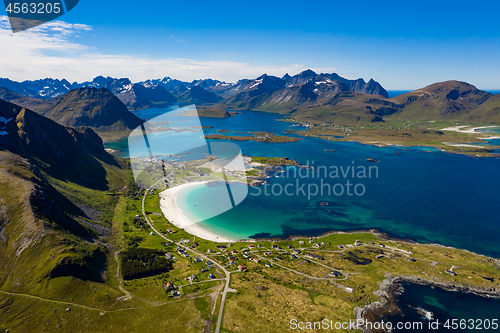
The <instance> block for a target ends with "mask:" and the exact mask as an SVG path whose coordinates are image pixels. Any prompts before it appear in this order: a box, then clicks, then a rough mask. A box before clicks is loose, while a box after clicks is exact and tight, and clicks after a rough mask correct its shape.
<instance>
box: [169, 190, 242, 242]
mask: <svg viewBox="0 0 500 333" xmlns="http://www.w3.org/2000/svg"><path fill="white" fill-rule="evenodd" d="M204 184H206V182H194V183H186V184H183V185H179V186H176V187H173V188H170V189H168V190H165V191H163V192H161V193H160V208H161V211H162V212H163V215H165V217H166V218H167V220H169V221H170V223H172V224H173V225H175V226H176V227H177V228H180V229H184V230H185V231H186V232H187V233H188V234H191V235H193V236H196V237H199V238H203V239H206V240H209V241H213V242H222V243H229V242H236V241H238V240H236V239H230V238H226V237H223V236H221V235H218V234H216V233H213V232H211V231H208V230H206V229H203V228H202V227H200V226H198V224H196V223H194V222H192V221H191V220H189V218H187V217H186V215H184V213H183V211H182V209H180V208H179V207H178V206H177V204H176V202H177V198H178V197H179V195H180V193H181V192H182V191H184V190H187V189H188V188H191V187H196V186H200V185H204Z"/></svg>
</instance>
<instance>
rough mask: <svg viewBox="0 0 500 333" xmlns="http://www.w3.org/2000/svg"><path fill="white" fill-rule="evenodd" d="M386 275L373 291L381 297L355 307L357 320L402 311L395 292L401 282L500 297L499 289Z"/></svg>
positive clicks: (365, 319)
mask: <svg viewBox="0 0 500 333" xmlns="http://www.w3.org/2000/svg"><path fill="white" fill-rule="evenodd" d="M385 277H386V279H385V280H383V281H380V282H379V283H378V284H379V289H378V290H376V291H374V292H373V294H374V295H376V296H378V297H380V300H379V301H376V302H373V303H370V304H367V305H364V306H361V307H359V306H358V307H355V308H354V316H355V318H356V320H363V321H377V320H378V319H380V318H381V317H383V316H384V315H386V314H388V313H393V312H400V311H401V310H400V309H399V308H398V307H397V304H396V301H395V296H394V293H395V292H396V291H397V290H398V287H399V285H400V283H401V282H407V283H413V284H418V285H423V286H433V287H437V288H441V289H443V290H446V291H450V292H461V293H472V294H475V295H478V296H481V297H488V298H500V290H499V289H493V288H481V287H476V286H472V285H465V284H461V283H450V282H443V281H437V280H431V279H424V278H422V277H418V276H397V275H396V276H393V275H392V274H391V273H388V274H386V275H385ZM362 332H363V333H368V332H373V331H371V330H369V329H366V328H363V329H362Z"/></svg>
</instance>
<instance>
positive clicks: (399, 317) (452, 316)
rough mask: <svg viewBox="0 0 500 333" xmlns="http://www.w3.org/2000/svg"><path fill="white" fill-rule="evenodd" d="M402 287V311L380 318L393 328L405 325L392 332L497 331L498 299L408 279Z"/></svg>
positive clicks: (499, 326) (399, 301)
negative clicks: (413, 281)
mask: <svg viewBox="0 0 500 333" xmlns="http://www.w3.org/2000/svg"><path fill="white" fill-rule="evenodd" d="M402 287H403V290H404V291H403V292H402V293H401V294H400V295H397V296H396V303H397V305H398V307H399V308H400V309H401V310H402V312H403V313H402V314H401V313H398V314H394V315H389V316H386V317H384V318H382V319H384V321H386V322H387V321H389V322H391V323H392V326H393V327H394V328H397V327H398V326H397V325H398V323H401V324H399V325H407V326H406V327H408V329H404V327H405V326H400V327H403V329H394V331H393V332H426V333H427V332H434V333H437V332H484V331H486V332H498V331H500V300H499V299H496V298H487V297H482V296H478V295H474V294H470V293H462V292H453V291H446V290H443V289H440V288H432V287H430V286H421V285H416V284H410V283H403V284H402ZM419 308H420V309H423V310H425V311H430V312H432V313H433V314H434V318H433V319H431V320H429V319H428V318H426V317H425V316H424V315H423V313H424V312H423V311H422V310H420V311H419ZM454 323H456V325H454ZM495 323H496V324H495ZM495 327H497V328H496V329H495Z"/></svg>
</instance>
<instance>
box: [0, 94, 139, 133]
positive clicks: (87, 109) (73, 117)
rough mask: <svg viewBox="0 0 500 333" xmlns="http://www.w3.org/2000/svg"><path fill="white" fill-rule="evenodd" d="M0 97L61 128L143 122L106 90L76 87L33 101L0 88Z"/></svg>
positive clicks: (105, 127) (115, 127)
mask: <svg viewBox="0 0 500 333" xmlns="http://www.w3.org/2000/svg"><path fill="white" fill-rule="evenodd" d="M0 98H2V99H5V100H7V101H10V102H12V103H15V104H17V105H20V106H22V107H26V108H29V109H32V110H34V111H36V112H37V113H39V114H41V115H43V116H46V117H48V118H50V119H52V120H54V121H56V122H57V123H59V124H61V125H66V126H90V127H92V128H95V129H98V130H106V131H111V130H130V129H134V128H136V127H137V126H139V125H140V124H141V123H142V122H143V121H142V120H141V119H139V118H138V117H137V116H135V115H134V114H132V113H131V112H130V111H128V109H127V107H126V106H125V105H124V104H123V103H122V102H121V101H120V100H119V99H118V98H117V97H116V96H115V95H114V94H113V93H111V92H110V91H109V90H107V89H104V88H101V89H97V88H80V89H76V90H72V91H70V92H69V93H67V94H65V95H63V96H60V97H56V98H53V99H45V100H42V99H35V98H30V97H26V96H22V95H19V94H16V93H14V92H12V91H9V90H6V89H3V88H0Z"/></svg>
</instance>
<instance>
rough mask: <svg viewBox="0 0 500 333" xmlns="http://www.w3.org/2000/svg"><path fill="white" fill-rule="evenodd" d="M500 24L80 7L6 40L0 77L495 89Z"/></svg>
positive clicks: (329, 10) (457, 6)
mask: <svg viewBox="0 0 500 333" xmlns="http://www.w3.org/2000/svg"><path fill="white" fill-rule="evenodd" d="M498 13H500V2H499V1H476V2H470V1H467V2H466V1H438V3H437V4H436V3H435V1H418V2H405V1H382V0H380V1H356V2H347V1H342V2H340V1H311V2H304V1H302V2H293V1H251V2H237V1H203V2H201V1H191V2H174V1H143V2H132V1H119V2H118V1H114V0H108V1H99V2H98V1H94V0H81V1H80V3H79V4H78V5H77V6H76V7H75V8H74V9H73V10H72V11H71V12H69V13H68V14H66V15H64V16H63V17H61V19H60V20H61V21H63V22H60V23H58V24H59V26H58V25H57V24H55V23H54V22H53V25H52V26H50V27H43V28H42V27H41V28H40V29H32V31H28V32H22V33H17V34H15V35H12V34H10V35H8V32H7V31H6V29H4V30H5V31H2V34H0V42H1V45H2V46H3V47H6V48H7V49H9V48H10V49H11V50H10V51H9V52H7V53H8V54H10V56H11V58H7V56H6V55H3V54H0V77H5V76H9V77H13V78H14V79H17V80H22V79H36V78H39V77H40V76H50V77H58V78H62V77H66V78H68V80H70V81H74V80H77V81H82V80H89V79H92V77H93V76H95V75H98V74H102V75H110V76H127V77H130V78H131V79H132V80H134V81H139V80H143V79H146V78H159V77H164V76H171V77H174V78H179V79H183V80H192V79H197V78H207V77H212V78H217V79H221V80H226V81H231V82H232V81H235V80H237V79H239V78H252V77H256V76H258V75H260V74H262V73H264V72H268V73H269V74H273V75H279V76H281V75H283V74H285V72H290V74H296V73H298V72H300V71H301V70H304V69H307V68H312V69H314V70H316V71H319V72H322V71H328V72H332V71H333V72H337V73H338V74H340V75H342V76H345V77H348V78H358V77H362V78H364V79H365V80H368V79H370V78H373V79H375V80H376V81H379V82H380V83H381V84H382V85H383V86H384V87H385V88H386V89H389V90H406V89H408V90H409V89H416V88H420V87H422V86H426V85H428V84H431V83H434V82H437V81H444V80H451V79H455V80H462V81H467V82H470V83H472V84H474V85H476V86H477V87H478V88H481V89H500V80H499V78H500V65H499V61H498V59H499V56H500V43H499V42H500V29H498ZM4 14H5V11H3V9H2V11H0V15H4ZM64 23H66V24H64ZM60 26H64V29H65V31H64V32H63V33H61V30H60ZM4 28H5V27H4ZM51 43H52V44H51ZM28 44H33V45H34V46H33V47H31V48H30V47H29V45H28ZM16 48H20V49H21V50H22V51H21V52H24V53H22V54H18V53H16V52H17V51H15V49H16ZM2 58H4V59H2ZM20 59H22V62H21V60H20ZM2 60H3V61H2ZM9 60H10V61H9Z"/></svg>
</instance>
